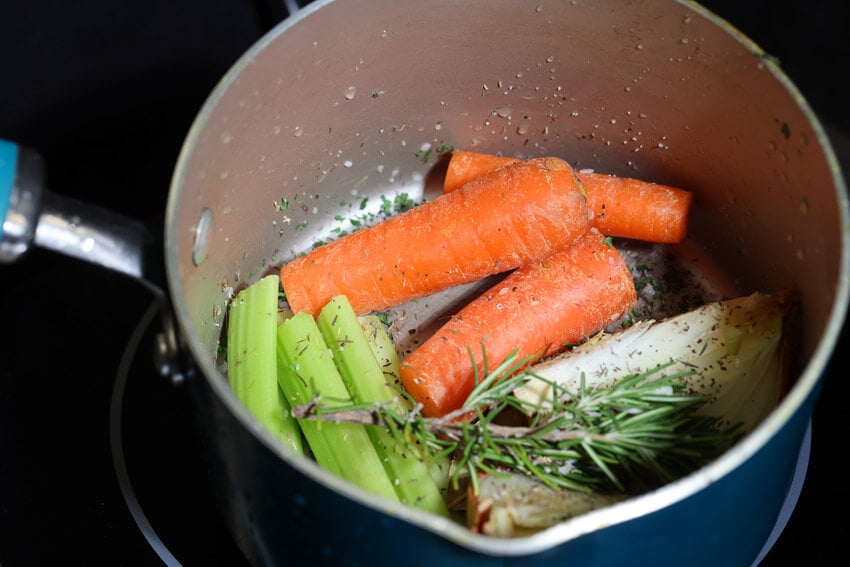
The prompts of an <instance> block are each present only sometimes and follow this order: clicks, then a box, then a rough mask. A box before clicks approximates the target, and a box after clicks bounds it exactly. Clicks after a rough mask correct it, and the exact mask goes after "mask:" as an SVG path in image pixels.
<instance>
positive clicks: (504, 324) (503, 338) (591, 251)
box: [399, 228, 637, 417]
mask: <svg viewBox="0 0 850 567" xmlns="http://www.w3.org/2000/svg"><path fill="white" fill-rule="evenodd" d="M636 300H637V295H636V291H635V287H634V280H633V278H632V275H631V273H630V271H629V269H628V266H626V264H625V262H624V261H623V259H622V257H621V256H620V254H619V253H618V252H617V250H616V249H615V248H614V247H613V246H611V245H610V244H609V243H608V242H607V241H606V240H605V237H604V235H603V234H602V233H600V232H599V231H598V230H596V229H593V228H591V229H589V230H588V231H587V232H586V233H585V234H584V235H583V236H582V237H581V238H580V239H579V240H577V241H576V242H575V243H573V244H572V245H570V246H567V247H565V248H562V249H560V250H558V251H556V252H554V253H553V254H551V255H550V256H548V257H546V258H545V259H544V260H542V261H538V262H534V263H531V264H527V265H525V266H522V267H521V268H519V269H517V270H515V271H514V272H512V273H511V274H509V275H508V276H507V277H505V278H504V279H503V280H502V281H501V282H499V283H498V284H496V285H495V286H494V287H492V288H491V289H490V290H488V291H487V292H485V293H484V294H482V295H481V296H480V297H478V298H476V299H474V300H473V301H471V302H470V303H469V304H467V305H466V306H465V307H464V308H462V309H461V310H460V311H459V312H458V313H457V314H456V315H454V316H453V317H452V318H451V319H450V320H449V321H448V322H447V323H446V324H445V325H443V326H442V327H441V328H440V329H438V331H437V332H436V333H435V334H434V335H433V336H432V337H430V338H429V339H428V340H427V341H425V342H424V343H422V345H420V346H419V347H418V348H417V349H416V350H414V351H413V352H412V353H411V354H410V355H409V356H408V357H407V358H406V359H405V360H404V361H402V364H401V367H400V369H399V370H400V375H401V381H402V384H403V385H404V387H405V389H406V390H407V391H408V392H409V393H410V394H411V396H412V397H413V398H414V399H415V400H416V401H417V402H419V403H421V404H422V405H423V413H424V415H426V416H430V417H441V416H444V415H446V414H447V413H449V412H452V411H455V410H457V409H459V408H460V407H461V406H462V405H463V403H464V401H465V400H466V398H467V396H468V395H469V393H470V391H471V390H472V388H473V387H474V385H475V377H476V369H477V372H478V375H479V377H483V375H482V372H483V369H484V360H483V357H482V348H483V351H484V353H485V354H486V359H487V363H488V366H489V367H490V368H494V367H495V366H496V365H498V364H499V363H501V362H502V360H504V359H505V357H507V356H508V355H509V354H511V352H513V351H514V350H516V351H517V354H518V358H520V359H521V358H523V357H526V356H535V357H536V356H542V355H548V354H554V353H556V352H558V351H560V350H562V349H564V348H565V345H567V344H574V343H578V342H581V341H582V340H584V339H586V338H587V337H589V336H590V335H592V334H594V333H596V332H597V331H599V330H601V329H602V328H604V327H605V326H607V325H608V324H609V323H612V322H614V321H616V320H617V319H619V318H620V317H622V316H623V315H625V314H626V313H627V312H628V311H629V310H630V309H632V308H633V306H634V304H635V301H636ZM472 356H474V357H475V362H473V360H472Z"/></svg>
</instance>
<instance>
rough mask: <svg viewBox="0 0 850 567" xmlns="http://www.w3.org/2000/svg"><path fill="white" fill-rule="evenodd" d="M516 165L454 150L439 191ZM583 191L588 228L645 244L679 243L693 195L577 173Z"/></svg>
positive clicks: (634, 181)
mask: <svg viewBox="0 0 850 567" xmlns="http://www.w3.org/2000/svg"><path fill="white" fill-rule="evenodd" d="M516 161H519V160H518V159H517V158H512V157H501V156H496V155H492V154H486V153H480V152H470V151H457V152H455V153H454V154H452V157H451V159H450V160H449V165H448V169H447V170H446V177H445V180H444V182H443V192H444V193H449V192H451V191H454V190H455V189H458V188H460V187H462V186H463V184H465V183H467V182H468V181H470V180H472V179H475V178H476V177H478V176H480V175H483V174H485V173H487V172H488V171H491V170H493V169H496V168H499V167H503V166H505V165H508V164H510V163H514V162H516ZM576 176H577V177H578V178H579V180H580V181H581V182H582V183H583V184H584V186H585V189H586V191H587V208H588V209H590V211H591V213H592V217H591V219H590V225H591V226H593V227H596V228H598V229H599V230H600V231H601V232H602V233H603V234H606V235H608V236H621V237H625V238H634V239H637V240H645V241H648V242H659V243H677V242H681V241H682V240H684V238H685V236H686V235H687V229H688V213H689V211H690V208H691V202H692V200H693V193H691V192H690V191H685V190H684V189H678V188H676V187H670V186H668V185H661V184H659V183H650V182H648V181H641V180H639V179H632V178H629V177H619V176H615V175H606V174H602V173H588V172H584V171H577V172H576Z"/></svg>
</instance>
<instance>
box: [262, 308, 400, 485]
mask: <svg viewBox="0 0 850 567" xmlns="http://www.w3.org/2000/svg"><path fill="white" fill-rule="evenodd" d="M277 340H278V357H279V368H280V376H279V380H280V386H281V388H282V389H283V391H284V393H285V394H286V398H287V400H288V401H289V402H290V403H291V404H292V405H295V404H311V403H312V401H313V399H314V396H317V395H319V396H321V398H322V399H323V400H325V401H327V402H330V403H331V404H333V403H351V396H350V395H349V393H348V390H347V389H346V387H345V384H344V383H343V380H342V377H341V376H340V375H339V372H338V371H337V369H336V366H335V365H334V361H333V355H332V353H331V351H330V349H329V348H328V346H327V344H326V343H325V341H324V339H323V338H322V334H321V331H319V327H318V326H317V324H316V320H315V319H313V317H312V316H311V315H310V314H308V313H296V314H295V315H293V316H292V317H290V318H288V319H285V320H284V321H283V322H282V323H281V324H280V325H278V327H277ZM298 424H299V426H300V427H301V430H302V431H303V433H304V437H305V438H306V439H307V444H308V446H309V447H310V450H311V452H312V454H313V457H314V458H315V460H316V462H317V463H318V464H319V465H320V466H321V467H323V468H325V469H326V470H328V471H330V472H333V473H335V474H337V475H338V476H341V477H342V478H344V479H346V480H348V481H350V482H352V483H354V484H356V485H358V486H360V487H361V488H363V489H365V490H368V491H369V492H372V493H374V494H377V495H380V496H383V497H386V498H389V499H391V500H396V501H397V500H398V497H397V495H396V491H395V488H394V487H393V484H392V482H391V481H390V478H389V476H387V474H386V472H385V470H384V465H383V464H382V462H381V458H380V457H379V455H378V453H377V452H376V450H375V446H374V445H373V444H372V439H371V437H370V435H369V433H368V432H367V431H366V428H365V427H364V426H363V425H358V424H352V423H333V422H332V420H324V419H322V420H315V421H310V420H303V419H298Z"/></svg>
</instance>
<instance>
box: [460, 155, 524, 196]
mask: <svg viewBox="0 0 850 567" xmlns="http://www.w3.org/2000/svg"><path fill="white" fill-rule="evenodd" d="M515 161H518V160H517V158H512V157H502V156H497V155H493V154H484V153H480V152H467V151H456V152H454V153H453V154H452V157H451V159H450V160H449V166H448V169H446V177H445V179H444V180H443V192H444V193H448V192H449V191H454V190H455V189H458V188H459V187H460V186H462V185H463V184H464V183H466V182H467V181H470V180H472V179H475V178H476V177H480V176H481V175H484V174H485V173H487V172H488V171H491V170H493V169H496V168H498V167H501V166H503V165H507V164H509V163H513V162H515Z"/></svg>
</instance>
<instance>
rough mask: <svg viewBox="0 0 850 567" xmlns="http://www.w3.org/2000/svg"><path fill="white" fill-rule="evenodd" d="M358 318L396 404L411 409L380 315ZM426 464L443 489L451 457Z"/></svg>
mask: <svg viewBox="0 0 850 567" xmlns="http://www.w3.org/2000/svg"><path fill="white" fill-rule="evenodd" d="M359 319H360V326H361V327H363V332H364V333H365V334H366V338H367V339H368V340H369V346H370V347H372V353H373V354H374V355H375V358H376V359H377V360H378V365H379V366H380V367H381V371H382V372H383V374H384V378H385V379H386V380H387V382H388V384H389V388H390V390H391V391H392V392H393V393H394V394H395V395H397V396H398V398H399V404H398V405H399V406H400V407H401V408H403V409H407V410H411V409H413V401H412V399H411V397H410V395H408V394H407V392H406V391H405V390H404V386H403V385H402V384H401V374H400V373H399V365H400V364H401V359H400V358H399V356H398V351H397V350H396V348H395V343H394V342H393V339H392V337H391V336H390V334H389V333H388V332H387V328H386V325H385V324H384V322H383V321H381V318H380V317H378V316H377V315H374V314H368V315H362V316H360V317H359ZM426 464H427V466H428V470H429V471H430V473H431V478H432V479H433V480H434V482H435V483H436V485H437V487H438V488H439V489H440V490H441V491H445V490H446V489H447V488H448V486H449V470H450V465H451V459H449V458H448V457H442V458H439V459H430V460H428V461H427V463H426Z"/></svg>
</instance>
